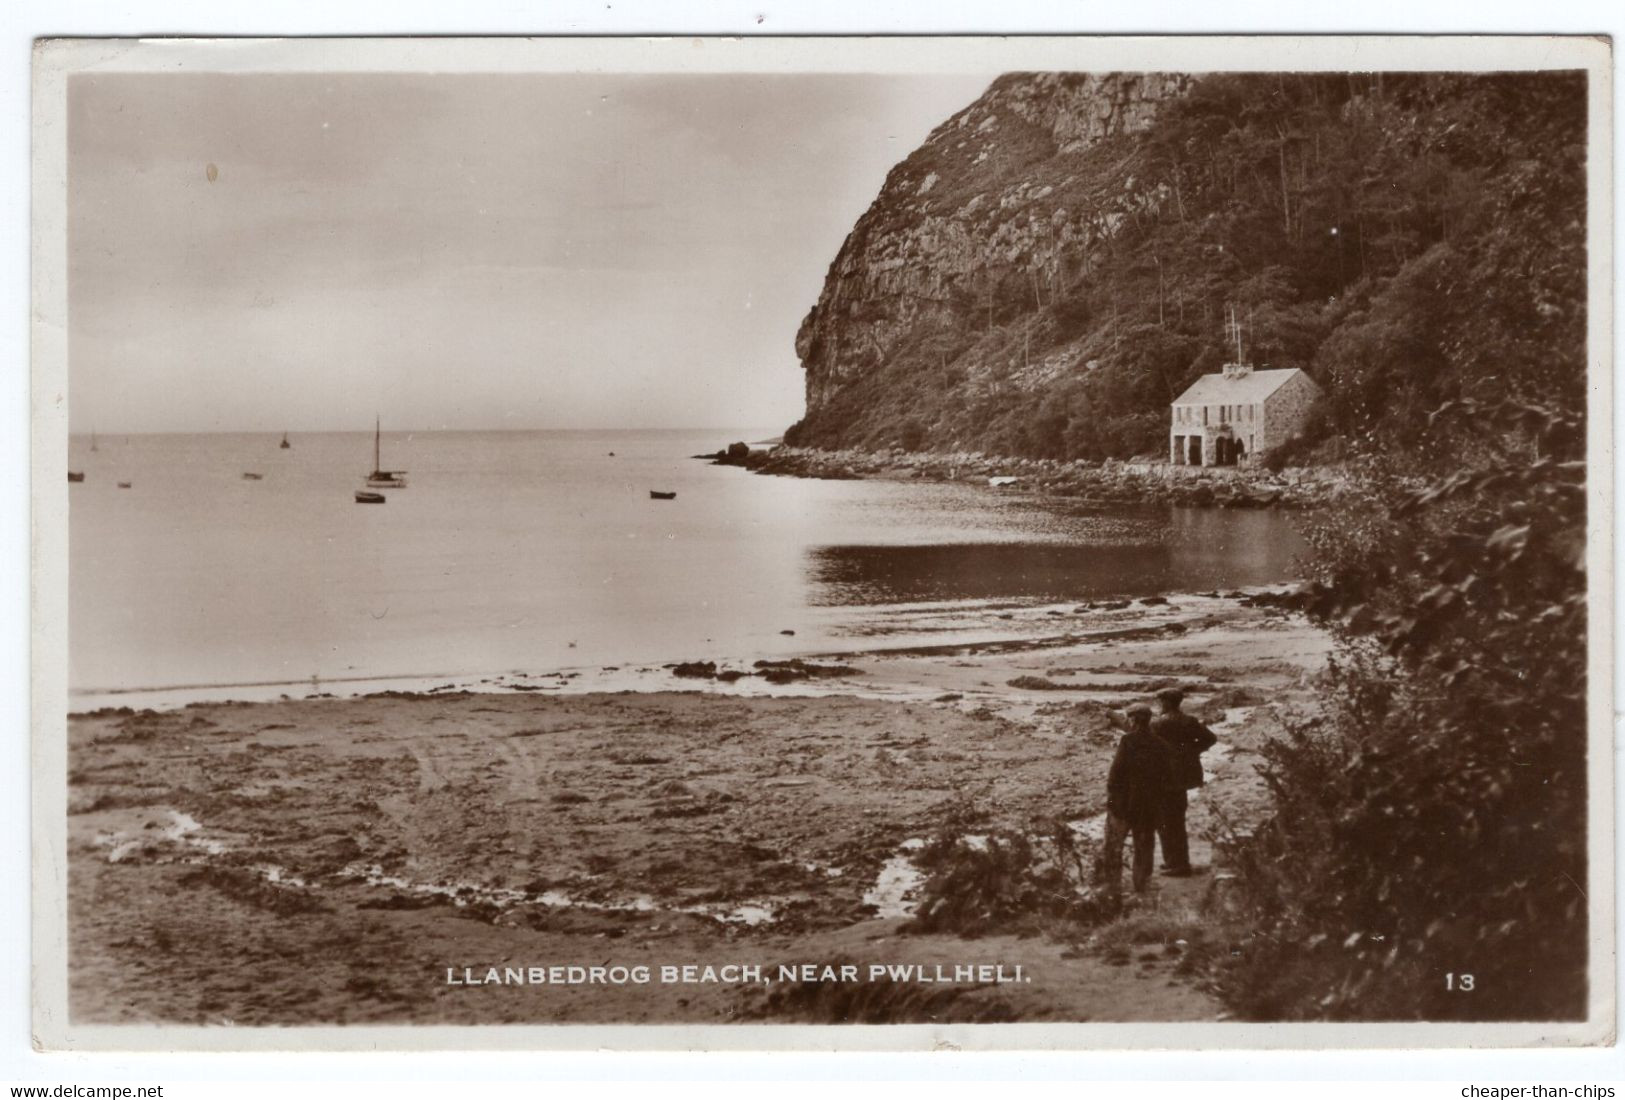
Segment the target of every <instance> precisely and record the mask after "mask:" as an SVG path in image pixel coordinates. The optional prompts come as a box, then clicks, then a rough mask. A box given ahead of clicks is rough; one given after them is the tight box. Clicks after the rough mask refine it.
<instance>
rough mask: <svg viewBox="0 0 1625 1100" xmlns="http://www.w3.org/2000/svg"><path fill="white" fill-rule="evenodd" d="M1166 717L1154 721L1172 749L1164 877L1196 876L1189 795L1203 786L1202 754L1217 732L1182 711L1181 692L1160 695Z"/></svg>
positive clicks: (1163, 832)
mask: <svg viewBox="0 0 1625 1100" xmlns="http://www.w3.org/2000/svg"><path fill="white" fill-rule="evenodd" d="M1157 701H1158V702H1159V703H1161V704H1162V713H1161V714H1159V715H1157V716H1156V717H1155V718H1154V719H1152V721H1151V733H1152V735H1153V736H1155V737H1156V738H1157V740H1159V741H1161V742H1162V743H1163V744H1164V745H1165V746H1167V749H1168V758H1169V762H1170V766H1171V768H1172V775H1171V780H1172V781H1171V782H1170V783H1169V784H1168V787H1167V794H1166V796H1165V798H1164V800H1163V806H1162V814H1161V819H1160V821H1159V822H1158V824H1157V835H1158V836H1159V837H1160V838H1161V839H1162V873H1163V874H1165V875H1169V876H1172V877H1174V878H1184V877H1186V876H1188V875H1191V874H1194V873H1195V871H1194V869H1193V868H1192V867H1191V850H1190V838H1189V837H1188V836H1186V833H1185V809H1186V807H1187V805H1188V800H1187V798H1186V795H1185V792H1186V791H1188V790H1194V789H1195V788H1197V787H1200V786H1201V785H1202V754H1203V753H1204V752H1206V751H1207V750H1208V749H1210V748H1212V747H1213V745H1214V743H1215V742H1217V741H1218V738H1217V737H1215V736H1213V731H1212V730H1210V729H1208V728H1207V727H1206V726H1204V725H1203V724H1202V723H1201V722H1198V721H1197V720H1196V719H1195V718H1192V717H1191V716H1190V715H1188V714H1186V713H1185V712H1184V711H1182V710H1180V709H1179V705H1180V704H1181V703H1182V702H1184V701H1185V693H1184V692H1182V691H1180V690H1179V689H1178V688H1164V689H1163V690H1161V691H1159V692H1157Z"/></svg>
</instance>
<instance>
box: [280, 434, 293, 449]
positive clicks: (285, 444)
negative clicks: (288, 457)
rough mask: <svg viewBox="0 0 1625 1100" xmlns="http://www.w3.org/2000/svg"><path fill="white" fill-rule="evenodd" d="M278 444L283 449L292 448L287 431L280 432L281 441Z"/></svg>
mask: <svg viewBox="0 0 1625 1100" xmlns="http://www.w3.org/2000/svg"><path fill="white" fill-rule="evenodd" d="M280 446H281V448H282V449H283V450H284V451H286V450H289V449H291V448H292V446H293V445H292V444H291V443H289V442H288V433H287V432H283V433H282V443H281V444H280Z"/></svg>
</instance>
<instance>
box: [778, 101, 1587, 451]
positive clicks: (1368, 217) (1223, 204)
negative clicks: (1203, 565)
mask: <svg viewBox="0 0 1625 1100" xmlns="http://www.w3.org/2000/svg"><path fill="white" fill-rule="evenodd" d="M1584 124H1585V107H1584V81H1583V79H1576V78H1575V77H1574V76H1573V75H1572V74H1493V75H1485V76H1474V75H1467V74H1424V75H1394V74H1387V76H1386V77H1381V76H1375V75H1354V74H1341V73H1338V74H1304V75H1283V74H1218V75H1209V76H1194V75H1186V74H1158V73H1134V74H1121V73H1108V74H1059V73H1042V74H1027V73H1020V74H1009V75H1006V76H1003V77H1001V78H999V79H998V80H997V81H995V82H994V83H993V84H992V86H991V87H990V88H989V89H988V90H987V92H986V93H985V94H984V95H982V96H981V98H979V99H978V100H977V101H976V102H974V103H972V104H971V105H970V106H968V107H966V108H965V109H964V110H963V111H960V112H959V113H958V114H956V115H954V116H953V117H952V118H950V119H948V120H947V121H946V122H944V123H943V124H942V125H941V126H939V127H938V128H937V129H936V130H935V131H933V133H932V134H931V136H930V137H929V138H928V139H927V140H926V141H925V143H924V144H923V145H922V146H921V147H920V148H919V149H917V150H915V151H914V152H913V153H912V154H910V155H909V157H908V158H907V159H906V160H904V161H903V162H902V163H900V164H898V165H897V166H896V167H895V168H894V169H893V170H892V171H891V173H890V174H889V175H888V177H887V179H886V182H885V184H884V186H883V187H882V189H881V192H880V194H879V195H878V196H877V197H876V199H875V200H874V203H873V204H872V205H871V206H870V208H869V209H868V211H867V212H866V213H865V214H864V215H863V216H862V218H860V219H859V221H858V223H857V224H856V226H854V227H853V229H852V232H851V234H850V235H849V236H848V237H847V239H846V241H845V243H844V244H843V245H842V247H841V249H840V251H839V253H838V254H837V255H836V257H835V259H834V262H833V263H832V264H831V265H830V268H829V272H828V275H827V277H826V279H825V282H824V287H823V291H822V293H821V294H820V296H819V299H818V301H817V303H816V304H815V305H814V306H813V307H812V309H811V311H810V312H809V313H808V314H807V316H806V319H805V320H804V321H803V322H802V324H801V328H800V331H799V332H798V333H797V336H796V351H797V354H798V356H799V357H800V360H801V364H802V367H803V368H804V370H805V372H806V413H805V416H804V417H803V419H802V420H801V421H800V422H799V423H798V424H796V425H794V426H793V427H792V428H791V429H790V431H789V432H788V433H787V440H788V441H789V442H791V443H792V444H797V445H802V446H812V447H821V448H840V447H857V448H868V449H882V448H891V447H896V446H901V447H903V448H904V449H906V450H911V451H913V450H936V451H959V450H975V451H983V452H986V453H989V454H1008V455H1023V456H1029V457H1035V458H1060V459H1077V458H1085V459H1099V458H1105V457H1128V456H1131V455H1135V454H1143V453H1160V451H1161V449H1162V447H1163V446H1164V442H1163V439H1162V437H1163V436H1164V435H1165V433H1166V415H1167V414H1166V409H1167V405H1168V402H1169V401H1170V400H1171V399H1172V398H1173V397H1174V396H1175V395H1176V394H1177V393H1178V392H1179V391H1180V390H1182V389H1183V388H1184V387H1185V386H1186V385H1187V384H1188V383H1189V382H1190V381H1191V380H1193V379H1194V378H1195V377H1196V376H1198V375H1199V374H1201V373H1204V372H1206V371H1210V370H1215V369H1217V367H1218V366H1219V365H1220V364H1221V363H1222V362H1224V361H1225V360H1226V359H1227V358H1231V357H1233V343H1231V342H1230V341H1229V339H1228V337H1227V333H1226V331H1225V318H1226V317H1227V316H1229V315H1230V314H1231V313H1232V312H1234V313H1235V315H1237V316H1239V317H1241V318H1242V321H1243V328H1244V336H1245V343H1246V347H1245V355H1244V357H1245V358H1247V359H1248V360H1250V361H1251V362H1253V363H1254V365H1256V366H1261V367H1262V366H1273V367H1289V366H1297V367H1302V368H1304V369H1305V370H1308V371H1309V372H1310V373H1311V374H1312V375H1313V376H1315V377H1316V379H1317V380H1318V381H1319V382H1321V384H1322V386H1323V387H1325V388H1326V389H1327V391H1328V393H1329V395H1330V397H1329V399H1328V403H1327V406H1328V407H1327V410H1326V411H1325V414H1324V425H1323V427H1324V432H1323V433H1322V435H1323V437H1326V438H1330V437H1337V436H1341V437H1344V438H1363V436H1364V435H1365V434H1366V433H1369V432H1370V431H1371V430H1372V429H1373V427H1374V426H1376V425H1378V424H1379V423H1380V424H1382V425H1384V426H1386V427H1392V428H1393V429H1394V431H1395V433H1396V438H1397V439H1398V440H1399V442H1401V443H1407V444H1408V443H1411V442H1415V440H1416V439H1417V438H1418V437H1419V436H1420V435H1422V434H1425V427H1424V426H1423V424H1424V420H1425V411H1426V408H1427V407H1429V403H1432V402H1436V401H1438V400H1441V399H1444V398H1448V397H1450V396H1453V395H1455V394H1457V393H1461V392H1464V387H1467V388H1472V387H1476V386H1478V384H1479V383H1484V384H1490V383H1491V382H1492V381H1493V380H1494V379H1496V378H1500V379H1503V380H1504V379H1505V378H1507V377H1508V374H1507V370H1508V367H1509V363H1510V361H1509V358H1508V356H1509V355H1510V356H1511V360H1515V361H1516V364H1517V365H1516V367H1515V368H1514V373H1516V372H1517V371H1521V370H1527V371H1528V372H1529V373H1530V374H1531V375H1533V376H1537V377H1540V376H1544V377H1545V378H1546V379H1547V380H1548V381H1549V382H1550V383H1551V384H1553V385H1557V386H1561V387H1567V388H1568V389H1572V388H1573V386H1574V385H1575V384H1577V380H1578V383H1579V384H1583V378H1584V365H1583V348H1582V345H1583V338H1584V337H1583V332H1584V325H1583V302H1584V293H1583V269H1584V263H1583V250H1584V234H1583V228H1582V227H1583V224H1584V179H1583V165H1584V148H1585V146H1584ZM1543 242H1555V243H1556V248H1555V249H1552V250H1545V245H1544V244H1543ZM1508 249H1510V250H1511V251H1510V252H1508ZM1537 252H1543V255H1542V258H1541V259H1540V260H1539V262H1538V263H1536V264H1535V265H1534V267H1533V268H1532V269H1526V270H1535V271H1537V272H1538V274H1537V276H1536V281H1537V282H1539V283H1540V284H1541V285H1534V284H1531V283H1530V282H1528V281H1526V280H1524V279H1522V278H1521V277H1519V276H1517V274H1516V273H1517V271H1518V270H1520V269H1519V268H1518V266H1517V264H1518V263H1522V262H1523V260H1522V259H1519V260H1518V261H1517V262H1516V263H1509V260H1510V259H1511V258H1512V257H1513V256H1514V255H1515V256H1517V257H1524V256H1525V253H1529V254H1530V255H1533V254H1534V253H1537ZM1450 287H1456V288H1459V289H1460V290H1461V291H1462V293H1461V294H1460V295H1459V296H1457V297H1455V298H1450V297H1449V296H1448V294H1446V290H1447V289H1448V288H1450ZM1486 299H1488V300H1491V301H1494V302H1496V303H1497V309H1499V310H1501V311H1502V312H1501V314H1500V315H1498V316H1497V317H1496V318H1495V319H1494V322H1493V323H1491V324H1488V325H1486V324H1485V323H1484V322H1485V320H1486V317H1485V316H1484V315H1483V314H1482V311H1481V310H1478V309H1475V308H1472V306H1471V303H1472V302H1474V301H1475V300H1477V301H1483V300H1486ZM1559 301H1561V305H1559V306H1557V307H1556V308H1555V309H1554V308H1548V307H1550V306H1551V305H1552V303H1554V302H1559ZM1543 302H1544V303H1546V304H1545V305H1542V303H1543ZM1553 348H1559V349H1560V350H1559V351H1558V353H1557V354H1556V355H1553V354H1552V350H1551V349H1553ZM1571 359H1572V360H1573V361H1571ZM1473 392H1478V391H1477V390H1476V389H1474V390H1473ZM1396 410H1397V411H1396Z"/></svg>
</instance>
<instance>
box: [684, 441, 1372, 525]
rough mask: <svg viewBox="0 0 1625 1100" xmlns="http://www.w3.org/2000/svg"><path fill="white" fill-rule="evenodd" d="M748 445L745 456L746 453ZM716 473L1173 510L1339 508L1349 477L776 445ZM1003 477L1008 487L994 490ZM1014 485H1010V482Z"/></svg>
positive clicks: (1321, 471)
mask: <svg viewBox="0 0 1625 1100" xmlns="http://www.w3.org/2000/svg"><path fill="white" fill-rule="evenodd" d="M741 446H745V447H746V449H745V450H740V447H741ZM694 457H695V458H697V459H704V460H707V461H709V462H711V464H712V465H716V466H738V467H740V468H742V469H746V470H749V471H751V472H752V473H757V474H771V475H774V476H777V477H809V478H823V479H835V480H843V481H855V480H867V479H875V480H894V481H911V480H920V481H937V482H966V483H974V484H980V485H985V486H987V487H988V488H993V489H1008V490H1009V491H1012V492H1018V493H1022V492H1027V493H1036V494H1039V495H1043V496H1053V497H1062V498H1069V499H1072V500H1075V501H1076V502H1077V503H1078V504H1079V505H1080V506H1083V507H1098V506H1102V505H1106V506H1110V505H1123V504H1146V503H1168V504H1180V505H1189V506H1193V507H1218V508H1282V509H1309V508H1317V507H1322V506H1325V505H1328V504H1332V503H1335V502H1336V501H1337V499H1338V498H1339V497H1340V496H1341V495H1342V494H1343V493H1344V492H1345V491H1346V490H1347V485H1348V483H1347V479H1346V475H1345V474H1344V473H1343V472H1342V471H1341V470H1339V469H1336V468H1332V467H1289V468H1287V469H1284V470H1281V471H1280V472H1272V471H1270V470H1267V469H1265V468H1264V467H1262V466H1246V467H1237V466H1231V467H1201V466H1195V467H1193V466H1171V465H1169V464H1167V463H1166V462H1160V461H1159V462H1142V461H1118V460H1107V461H1105V462H1101V463H1094V462H1085V461H1081V460H1080V461H1075V462H1066V461H1061V460H1058V459H1047V458H999V457H996V456H989V455H985V454H982V453H980V452H970V451H965V452H958V453H955V454H939V453H936V452H911V451H904V450H901V449H899V448H893V449H891V450H889V451H865V450H858V449H847V450H836V451H826V450H820V449H817V448H810V447H791V446H787V445H784V444H778V445H776V446H773V447H771V448H766V449H757V448H755V447H750V446H748V445H742V444H737V443H736V444H733V445H731V446H729V447H728V448H726V449H723V450H719V451H717V452H715V453H713V454H699V455H695V456H694ZM994 478H997V479H999V480H1000V481H1001V482H1002V484H999V485H994V484H991V483H990V479H994ZM1006 479H1008V480H1006Z"/></svg>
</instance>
